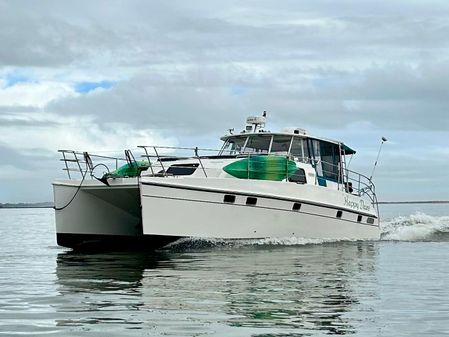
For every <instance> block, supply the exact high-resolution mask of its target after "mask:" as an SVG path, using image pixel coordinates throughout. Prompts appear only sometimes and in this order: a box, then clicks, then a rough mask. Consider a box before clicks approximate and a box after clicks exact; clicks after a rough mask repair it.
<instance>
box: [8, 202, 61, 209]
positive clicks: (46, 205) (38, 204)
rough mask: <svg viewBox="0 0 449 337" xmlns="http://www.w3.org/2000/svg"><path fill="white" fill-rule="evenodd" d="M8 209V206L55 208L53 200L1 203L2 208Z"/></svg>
mask: <svg viewBox="0 0 449 337" xmlns="http://www.w3.org/2000/svg"><path fill="white" fill-rule="evenodd" d="M2 208H4V209H7V208H53V203H52V202H36V203H25V202H19V203H6V204H2V203H0V209H2Z"/></svg>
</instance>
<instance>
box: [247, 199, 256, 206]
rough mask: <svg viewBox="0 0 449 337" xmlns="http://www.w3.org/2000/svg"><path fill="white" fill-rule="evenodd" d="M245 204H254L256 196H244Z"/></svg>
mask: <svg viewBox="0 0 449 337" xmlns="http://www.w3.org/2000/svg"><path fill="white" fill-rule="evenodd" d="M246 204H247V205H251V206H255V205H256V204H257V198H254V197H248V198H246Z"/></svg>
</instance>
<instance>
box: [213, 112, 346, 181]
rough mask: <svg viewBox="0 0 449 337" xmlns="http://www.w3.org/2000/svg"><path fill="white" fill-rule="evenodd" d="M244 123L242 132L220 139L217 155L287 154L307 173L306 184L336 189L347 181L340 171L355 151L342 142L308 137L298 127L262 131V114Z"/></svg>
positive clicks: (342, 170) (263, 122) (263, 121)
mask: <svg viewBox="0 0 449 337" xmlns="http://www.w3.org/2000/svg"><path fill="white" fill-rule="evenodd" d="M255 119H257V120H255ZM247 124H249V125H247V127H246V129H245V130H243V131H242V132H241V133H239V134H229V135H226V136H224V137H222V138H221V140H223V141H224V144H223V147H222V148H221V150H220V153H219V155H220V156H245V157H247V156H252V155H255V156H256V155H257V156H258V155H279V156H287V157H289V158H291V159H292V160H294V161H295V162H296V163H297V166H298V167H300V168H302V169H303V170H304V171H303V172H305V173H307V183H311V184H318V185H320V186H326V187H335V188H339V186H341V184H342V182H344V181H345V180H346V179H345V177H344V174H343V172H344V171H345V170H344V168H345V167H346V162H345V156H346V155H352V154H354V153H355V151H354V150H352V149H351V148H349V147H348V146H346V145H344V144H343V143H341V142H337V141H332V140H328V139H323V138H317V137H312V136H309V135H308V134H307V132H306V130H304V129H300V128H291V129H285V130H283V131H282V132H269V131H265V130H264V129H263V127H264V124H265V119H264V118H263V117H252V118H251V119H250V118H249V119H248V120H247ZM251 124H252V125H251ZM305 173H304V175H306V174H305ZM310 180H312V181H310ZM302 182H303V183H306V181H302Z"/></svg>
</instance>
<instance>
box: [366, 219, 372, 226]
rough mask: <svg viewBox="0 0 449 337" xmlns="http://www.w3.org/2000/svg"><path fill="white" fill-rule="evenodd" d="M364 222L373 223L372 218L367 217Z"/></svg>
mask: <svg viewBox="0 0 449 337" xmlns="http://www.w3.org/2000/svg"><path fill="white" fill-rule="evenodd" d="M366 223H367V224H370V225H372V224H373V223H374V219H373V218H368V219H366Z"/></svg>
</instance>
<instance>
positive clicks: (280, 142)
mask: <svg viewBox="0 0 449 337" xmlns="http://www.w3.org/2000/svg"><path fill="white" fill-rule="evenodd" d="M291 141H292V137H291V136H274V137H273V143H272V144H271V150H270V153H281V154H282V153H285V154H287V153H288V150H289V149H290V143H291Z"/></svg>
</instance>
